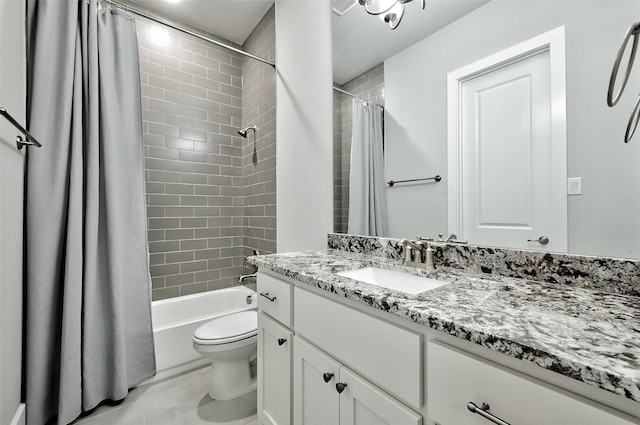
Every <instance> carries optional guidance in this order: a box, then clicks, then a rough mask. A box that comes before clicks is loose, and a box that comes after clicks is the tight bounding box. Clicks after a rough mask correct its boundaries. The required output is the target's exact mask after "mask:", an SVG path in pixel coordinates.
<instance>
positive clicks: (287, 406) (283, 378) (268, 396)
mask: <svg viewBox="0 0 640 425" xmlns="http://www.w3.org/2000/svg"><path fill="white" fill-rule="evenodd" d="M292 338H293V332H291V330H290V329H288V328H286V327H284V326H283V325H281V324H279V323H278V322H276V321H275V320H273V319H272V318H271V317H269V316H268V315H266V314H265V313H264V312H258V417H259V418H260V421H261V423H262V424H263V425H290V424H291V356H292V343H293V339H292Z"/></svg>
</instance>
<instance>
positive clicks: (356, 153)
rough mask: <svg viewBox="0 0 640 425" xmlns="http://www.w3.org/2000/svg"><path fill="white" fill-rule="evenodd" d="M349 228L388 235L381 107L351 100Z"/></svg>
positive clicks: (350, 229)
mask: <svg viewBox="0 0 640 425" xmlns="http://www.w3.org/2000/svg"><path fill="white" fill-rule="evenodd" d="M352 106H353V132H352V135H351V172H350V175H349V221H348V225H347V227H348V232H349V233H350V234H353V235H364V236H387V235H388V230H387V187H386V186H387V185H386V183H385V181H384V177H385V175H384V154H383V144H382V140H383V139H382V119H383V109H382V108H381V107H380V106H378V105H375V104H373V103H371V102H367V101H363V100H359V99H354V100H353V105H352Z"/></svg>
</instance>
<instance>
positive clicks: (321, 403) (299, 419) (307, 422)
mask: <svg viewBox="0 0 640 425" xmlns="http://www.w3.org/2000/svg"><path fill="white" fill-rule="evenodd" d="M339 376H340V365H339V364H338V363H337V362H336V361H335V360H333V359H332V358H331V357H329V356H327V355H325V354H324V353H323V352H321V351H320V350H318V349H317V348H315V347H314V346H312V345H311V344H309V343H308V342H306V341H305V340H303V339H301V338H298V337H294V345H293V418H294V419H293V423H294V424H296V425H338V424H339V423H340V416H339V408H340V404H339V403H340V399H339V393H338V391H337V390H336V382H338V378H339Z"/></svg>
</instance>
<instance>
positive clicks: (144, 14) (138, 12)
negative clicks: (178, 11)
mask: <svg viewBox="0 0 640 425" xmlns="http://www.w3.org/2000/svg"><path fill="white" fill-rule="evenodd" d="M105 1H106V2H107V4H110V5H114V6H116V7H117V8H120V9H122V10H124V11H126V12H131V13H135V14H136V15H138V16H142V17H143V18H147V19H150V20H152V21H153V22H156V23H158V24H162V25H166V26H168V27H169V28H173V29H174V30H177V31H181V32H183V33H185V34H189V35H191V36H193V37H196V38H199V39H200V40H204V41H208V42H209V43H213V44H215V45H216V46H220V47H224V48H225V49H229V50H231V51H232V52H236V53H239V54H241V55H243V56H246V57H248V58H251V59H255V60H257V61H260V62H262V63H266V64H267V65H271V66H272V67H274V68H275V67H276V64H275V63H273V62H270V61H268V60H266V59H262V58H261V57H258V56H255V55H252V54H251V53H248V52H245V51H244V50H241V49H238V48H236V47H233V46H229V45H228V44H225V43H222V42H220V41H218V40H214V39H213V38H210V37H207V36H204V35H201V34H198V33H197V32H195V31H191V30H190V29H187V28H184V27H181V26H178V25H175V24H172V23H171V22H169V21H167V20H165V19H163V18H161V17H159V16H157V15H154V14H151V13H147V12H143V11H141V10H138V9H136V8H133V7H131V6H129V5H127V4H123V3H120V2H118V1H115V0H105Z"/></svg>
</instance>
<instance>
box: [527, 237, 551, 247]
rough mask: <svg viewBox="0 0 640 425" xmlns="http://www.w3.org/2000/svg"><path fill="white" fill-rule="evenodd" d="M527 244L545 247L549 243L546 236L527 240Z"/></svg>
mask: <svg viewBox="0 0 640 425" xmlns="http://www.w3.org/2000/svg"><path fill="white" fill-rule="evenodd" d="M527 242H538V243H539V244H540V245H546V244H548V243H549V238H548V237H546V236H540V237H539V238H538V239H527Z"/></svg>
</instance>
